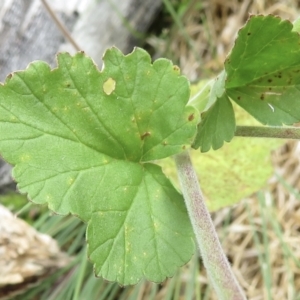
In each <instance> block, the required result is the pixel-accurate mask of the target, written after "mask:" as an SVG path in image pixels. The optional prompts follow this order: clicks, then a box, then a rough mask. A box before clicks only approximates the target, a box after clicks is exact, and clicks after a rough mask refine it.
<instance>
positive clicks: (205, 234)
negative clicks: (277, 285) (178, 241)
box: [174, 151, 246, 300]
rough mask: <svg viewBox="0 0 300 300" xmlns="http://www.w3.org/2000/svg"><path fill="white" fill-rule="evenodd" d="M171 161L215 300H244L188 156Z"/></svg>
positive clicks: (176, 156)
mask: <svg viewBox="0 0 300 300" xmlns="http://www.w3.org/2000/svg"><path fill="white" fill-rule="evenodd" d="M174 158H175V162H176V166H177V170H178V176H179V181H180V185H181V188H182V192H183V196H184V199H185V204H186V207H187V210H188V213H189V217H190V220H191V223H192V226H193V229H194V232H195V236H196V240H197V243H198V246H199V248H200V254H201V256H202V259H203V263H204V266H205V268H206V270H207V273H208V276H209V278H210V280H211V282H212V284H213V287H214V289H215V291H216V293H217V295H218V299H220V300H222V299H224V300H243V299H246V297H245V295H244V293H243V291H242V289H241V287H240V286H239V283H238V281H237V280H236V278H235V276H234V274H233V272H232V270H231V267H230V265H229V262H228V260H227V257H226V256H225V253H224V251H223V249H222V247H221V244H220V241H219V238H218V235H217V232H216V230H215V227H214V225H213V222H212V219H211V217H210V214H209V212H208V210H207V208H206V206H205V203H204V199H203V195H202V192H201V189H200V186H199V183H198V178H197V175H196V172H195V170H194V168H193V165H192V162H191V159H190V156H189V153H188V152H187V151H185V152H183V153H180V154H177V155H175V157H174Z"/></svg>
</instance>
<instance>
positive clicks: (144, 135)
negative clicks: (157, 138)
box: [141, 131, 151, 140]
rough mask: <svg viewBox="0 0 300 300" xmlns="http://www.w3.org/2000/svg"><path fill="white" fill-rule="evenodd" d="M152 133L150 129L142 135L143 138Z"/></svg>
mask: <svg viewBox="0 0 300 300" xmlns="http://www.w3.org/2000/svg"><path fill="white" fill-rule="evenodd" d="M150 135H151V132H149V131H146V132H144V133H143V134H142V135H141V140H144V139H145V138H146V137H147V136H150Z"/></svg>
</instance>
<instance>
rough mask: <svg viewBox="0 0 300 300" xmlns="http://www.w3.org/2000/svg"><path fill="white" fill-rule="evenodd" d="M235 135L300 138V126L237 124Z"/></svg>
mask: <svg viewBox="0 0 300 300" xmlns="http://www.w3.org/2000/svg"><path fill="white" fill-rule="evenodd" d="M235 136H243V137H264V138H279V139H296V140H299V139H300V127H271V126H237V127H236V131H235Z"/></svg>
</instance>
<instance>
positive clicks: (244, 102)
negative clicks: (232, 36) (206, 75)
mask: <svg viewBox="0 0 300 300" xmlns="http://www.w3.org/2000/svg"><path fill="white" fill-rule="evenodd" d="M292 29H293V25H292V23H290V22H289V21H283V20H281V19H280V18H278V17H275V16H270V15H269V16H252V17H250V20H249V21H248V22H247V24H246V25H245V27H243V28H242V29H241V30H240V31H239V35H238V38H237V39H236V42H235V45H234V47H233V49H232V52H231V54H230V56H229V58H228V59H227V60H226V62H225V70H226V73H227V80H226V84H225V88H226V92H227V94H228V96H229V97H230V98H232V99H233V100H234V101H235V102H236V103H237V104H238V105H240V106H241V107H243V108H244V109H245V110H246V111H248V112H249V113H250V114H251V115H253V116H254V117H255V118H256V119H257V120H259V121H260V122H261V123H263V124H269V125H282V124H293V123H295V122H299V121H300V105H299V103H300V102H299V98H300V47H299V44H300V37H299V34H298V33H297V32H294V31H292Z"/></svg>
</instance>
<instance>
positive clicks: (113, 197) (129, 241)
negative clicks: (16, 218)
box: [0, 48, 198, 285]
mask: <svg viewBox="0 0 300 300" xmlns="http://www.w3.org/2000/svg"><path fill="white" fill-rule="evenodd" d="M103 61H104V65H105V67H104V69H103V71H102V72H99V70H98V69H97V67H96V66H95V65H94V63H93V61H92V60H91V59H90V58H88V57H86V56H85V55H84V54H83V53H78V54H76V55H75V56H74V57H72V56H70V55H69V54H66V53H64V54H60V55H59V56H58V68H56V69H54V70H50V68H49V66H48V65H47V64H46V63H43V62H35V63H32V64H31V65H30V66H29V67H28V69H27V70H25V71H21V72H16V73H14V74H13V75H12V76H9V77H8V78H7V80H6V82H5V84H4V85H1V86H0V153H1V155H3V157H4V158H5V159H6V160H7V161H8V162H9V163H11V164H13V165H15V167H14V170H13V176H14V178H15V179H16V181H17V182H18V187H19V189H20V191H21V192H23V193H28V197H29V198H30V199H31V200H32V201H33V202H35V203H40V204H43V203H47V204H48V205H49V207H50V208H51V209H52V210H54V211H55V212H57V213H59V214H68V213H72V214H74V215H77V216H78V217H79V218H81V219H82V220H83V221H85V222H87V223H88V231H87V239H88V244H89V250H88V254H89V256H90V257H91V260H92V261H93V263H94V265H95V270H96V274H97V275H100V276H103V277H104V278H106V279H108V280H116V281H118V282H119V283H120V284H122V285H126V284H134V283H137V282H138V281H139V280H140V279H142V278H146V279H149V280H152V281H157V282H159V281H162V280H164V279H165V278H166V277H169V276H172V275H173V274H174V272H175V270H176V268H177V267H179V266H181V265H183V264H184V263H186V262H187V261H188V260H189V259H190V257H191V255H192V253H193V251H194V243H193V234H192V230H191V226H190V223H189V219H188V216H187V212H186V210H185V206H184V201H183V198H182V196H181V195H180V194H179V193H178V192H177V191H176V189H175V188H174V187H173V186H172V185H171V184H170V182H169V181H168V179H167V178H166V177H165V175H164V174H163V173H162V172H161V169H160V168H159V167H157V166H156V165H154V164H151V163H147V164H145V163H144V162H147V161H152V160H156V159H160V158H163V157H167V156H170V155H173V154H176V153H179V152H180V151H182V150H183V149H184V148H185V147H186V146H188V145H189V144H191V142H192V141H193V139H194V135H195V133H196V125H197V122H198V117H197V112H196V110H195V109H194V108H193V107H188V106H186V104H187V102H188V99H189V84H188V81H187V79H186V78H185V77H183V76H180V75H179V74H178V70H177V69H176V68H174V67H173V66H172V64H171V62H170V61H168V60H165V59H160V60H157V61H155V62H154V63H153V64H151V61H150V56H149V55H148V54H147V53H146V52H145V51H143V50H141V49H135V51H133V52H132V53H131V54H129V55H127V56H124V55H123V54H122V53H121V52H120V51H119V50H117V49H115V48H113V49H110V50H108V51H107V52H106V53H105V55H104V58H103Z"/></svg>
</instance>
